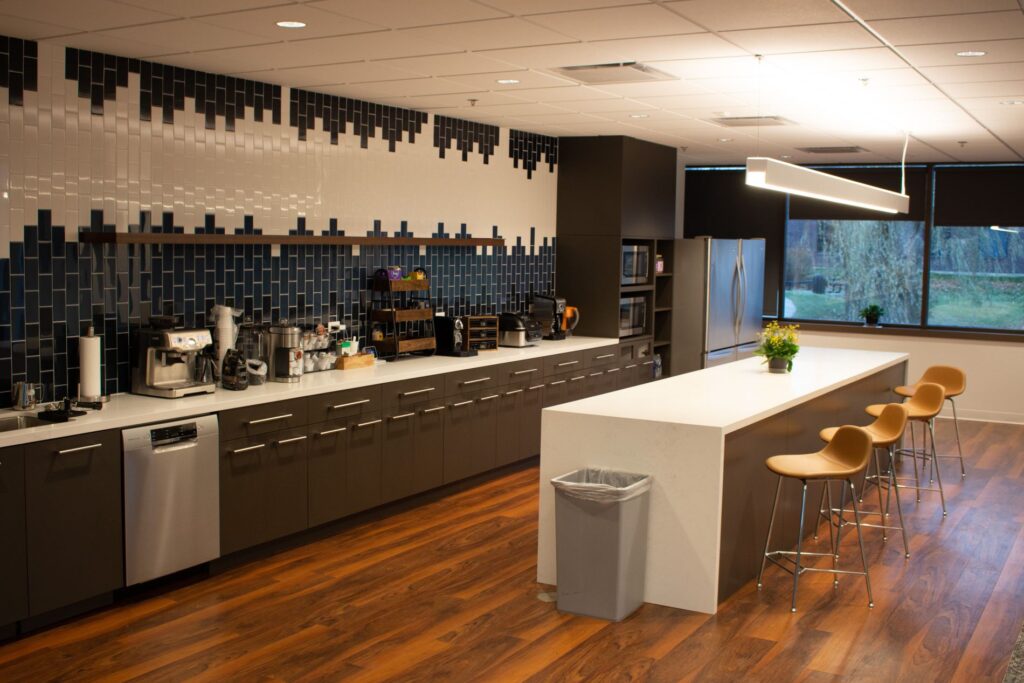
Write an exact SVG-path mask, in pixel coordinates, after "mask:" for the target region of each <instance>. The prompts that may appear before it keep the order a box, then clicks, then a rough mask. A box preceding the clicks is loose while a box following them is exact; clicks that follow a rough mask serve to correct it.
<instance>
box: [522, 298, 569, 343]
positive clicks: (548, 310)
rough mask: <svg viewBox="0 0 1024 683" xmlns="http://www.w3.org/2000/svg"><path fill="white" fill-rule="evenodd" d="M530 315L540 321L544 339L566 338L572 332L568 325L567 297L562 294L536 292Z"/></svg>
mask: <svg viewBox="0 0 1024 683" xmlns="http://www.w3.org/2000/svg"><path fill="white" fill-rule="evenodd" d="M530 317H531V318H533V319H534V320H536V321H537V322H538V323H540V327H541V330H542V331H543V335H544V339H565V337H566V336H567V333H568V332H571V328H569V327H568V326H567V325H566V305H565V299H564V298H562V297H560V296H549V295H547V294H534V295H533V298H532V299H531V301H530ZM574 319H575V318H574ZM572 327H575V324H573V325H572Z"/></svg>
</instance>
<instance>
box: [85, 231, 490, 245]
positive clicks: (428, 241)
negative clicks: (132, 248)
mask: <svg viewBox="0 0 1024 683" xmlns="http://www.w3.org/2000/svg"><path fill="white" fill-rule="evenodd" d="M78 241H79V242H84V243H85V244H259V245H263V244H295V245H317V244H319V245H326V246H352V245H361V246H366V247H396V246H398V247H502V246H505V240H504V239H503V238H490V237H488V238H483V237H467V238H466V239H455V238H450V237H355V236H349V235H211V234H196V233H185V232H82V233H79V235H78Z"/></svg>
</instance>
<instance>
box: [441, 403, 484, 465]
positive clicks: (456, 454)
mask: <svg viewBox="0 0 1024 683" xmlns="http://www.w3.org/2000/svg"><path fill="white" fill-rule="evenodd" d="M476 405H477V403H476V400H474V399H473V398H471V397H470V398H464V397H457V400H454V401H453V402H452V403H451V404H449V405H448V407H447V410H445V411H444V413H445V420H444V481H445V483H446V484H447V483H449V482H453V481H459V480H460V479H465V478H466V477H469V476H472V475H473V474H475V473H476V472H477V470H476V468H475V466H474V462H473V450H474V449H477V448H480V447H481V445H480V444H477V443H474V442H475V441H476V435H477V432H476V419H477V411H476Z"/></svg>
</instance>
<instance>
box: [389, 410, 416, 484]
mask: <svg viewBox="0 0 1024 683" xmlns="http://www.w3.org/2000/svg"><path fill="white" fill-rule="evenodd" d="M416 417H417V410H416V408H409V409H405V410H401V412H396V413H395V414H394V415H388V416H386V417H385V418H384V426H383V430H384V452H383V455H382V458H383V475H382V477H383V482H382V492H383V499H384V502H385V503H387V502H390V501H392V500H398V499H399V498H404V497H406V496H410V495H412V494H413V493H415V492H416Z"/></svg>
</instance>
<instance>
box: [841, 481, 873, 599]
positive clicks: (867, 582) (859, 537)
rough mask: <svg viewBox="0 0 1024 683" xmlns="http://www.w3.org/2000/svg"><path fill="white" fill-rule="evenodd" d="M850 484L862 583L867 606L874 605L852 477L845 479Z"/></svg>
mask: <svg viewBox="0 0 1024 683" xmlns="http://www.w3.org/2000/svg"><path fill="white" fill-rule="evenodd" d="M846 481H847V483H849V485H850V494H851V496H852V497H853V522H854V524H856V525H857V543H858V544H859V545H860V561H861V563H862V564H863V565H864V584H865V585H866V586H867V588H868V607H874V606H875V598H874V596H873V595H872V594H871V575H870V574H869V572H868V556H867V553H865V552H864V532H863V531H862V530H861V528H860V511H859V510H858V509H857V496H856V493H857V492H856V489H854V487H853V479H847V480H846Z"/></svg>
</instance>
